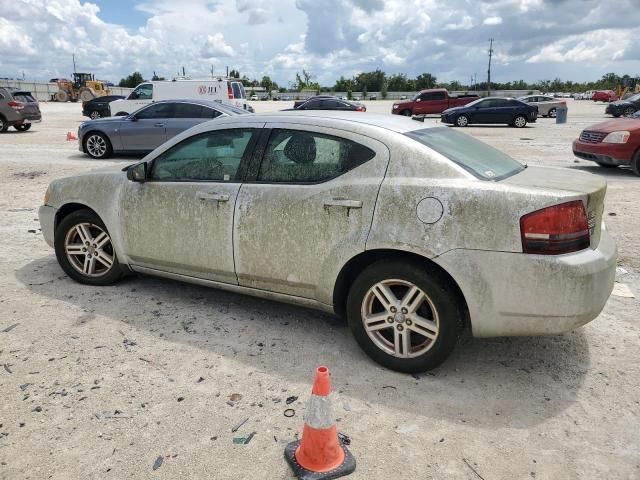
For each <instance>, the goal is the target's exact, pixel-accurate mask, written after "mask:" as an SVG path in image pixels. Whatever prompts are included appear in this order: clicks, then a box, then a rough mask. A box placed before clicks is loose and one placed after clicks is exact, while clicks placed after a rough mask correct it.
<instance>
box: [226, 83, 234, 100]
mask: <svg viewBox="0 0 640 480" xmlns="http://www.w3.org/2000/svg"><path fill="white" fill-rule="evenodd" d="M227 96H228V97H229V100H233V89H232V88H231V83H229V82H227Z"/></svg>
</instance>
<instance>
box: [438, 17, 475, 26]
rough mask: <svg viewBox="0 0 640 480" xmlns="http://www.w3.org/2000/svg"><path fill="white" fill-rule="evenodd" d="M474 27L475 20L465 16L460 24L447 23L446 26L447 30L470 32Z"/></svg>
mask: <svg viewBox="0 0 640 480" xmlns="http://www.w3.org/2000/svg"><path fill="white" fill-rule="evenodd" d="M472 27H473V19H472V18H471V17H470V16H468V15H465V16H464V17H462V20H461V21H460V22H459V23H447V24H446V25H445V26H444V29H445V30H469V29H470V28H472Z"/></svg>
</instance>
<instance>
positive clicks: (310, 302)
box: [39, 111, 616, 372]
mask: <svg viewBox="0 0 640 480" xmlns="http://www.w3.org/2000/svg"><path fill="white" fill-rule="evenodd" d="M605 191H606V184H605V182H604V180H602V179H601V178H600V177H598V176H595V175H591V174H587V173H583V172H576V171H569V170H567V169H551V168H543V167H533V166H530V167H527V166H526V165H524V164H522V163H520V162H518V161H516V160H514V159H513V158H511V157H509V156H507V155H506V154H504V153H502V152H501V151H499V150H496V149H494V148H492V147H490V146H488V145H486V144H484V143H482V142H480V141H478V140H476V139H475V138H473V137H471V136H469V135H466V134H464V133H460V132H458V131H456V130H454V129H451V128H448V127H444V126H442V124H440V123H438V124H436V123H433V124H432V123H426V122H425V123H418V122H415V121H413V120H411V119H408V118H405V117H400V116H392V115H376V114H366V115H365V114H362V113H358V112H333V111H328V112H318V111H314V112H313V113H308V112H280V113H276V114H270V115H266V114H261V115H238V116H235V117H226V118H220V119H218V120H216V121H215V122H207V123H203V124H200V125H198V126H196V127H193V128H191V129H190V130H188V131H186V132H184V133H182V134H180V135H178V136H177V137H175V138H173V139H172V140H169V141H168V142H167V143H165V144H163V145H162V146H160V147H159V148H158V149H156V150H155V151H153V152H152V153H151V154H149V155H148V156H147V157H145V158H144V159H143V160H142V161H141V162H138V163H135V164H133V165H131V166H129V167H128V168H125V169H124V171H123V169H122V168H121V166H120V165H118V166H115V167H113V168H111V169H107V170H100V171H95V172H90V173H86V174H83V175H77V176H74V177H68V178H64V179H60V180H54V181H53V182H52V183H51V184H50V185H49V188H48V189H47V192H46V194H45V199H44V205H43V206H42V207H40V211H39V215H40V224H41V226H42V233H43V235H44V238H45V240H46V241H47V243H48V244H49V245H51V246H52V247H54V249H55V253H56V256H57V258H58V262H59V263H60V265H61V267H62V268H63V270H64V271H65V272H66V273H67V274H68V275H69V276H70V277H71V278H73V279H75V280H77V281H78V282H80V283H85V284H89V285H94V286H100V285H108V284H111V283H114V282H116V281H117V280H119V279H120V278H121V277H122V276H123V275H125V274H127V273H131V272H139V273H145V274H150V275H158V276H161V277H167V278H172V279H176V280H182V281H185V282H193V283H197V284H200V285H208V286H212V287H216V288H222V289H225V290H230V291H234V292H239V293H245V294H249V295H255V296H258V297H263V298H270V299H274V300H279V301H284V302H290V303H295V304H299V305H305V306H308V307H313V308H318V309H321V310H324V311H328V312H335V313H338V314H344V315H346V317H347V319H348V322H349V326H350V328H351V330H352V332H353V335H354V336H355V339H356V340H357V342H358V343H359V344H360V346H361V347H362V348H363V350H364V351H365V352H366V353H367V354H368V355H369V356H371V358H373V359H374V360H376V361H377V362H379V363H380V364H382V365H384V366H386V367H388V368H391V369H395V370H399V371H403V372H418V371H423V370H426V369H430V368H433V367H435V366H436V365H438V364H439V363H441V362H442V361H444V360H445V359H446V358H447V356H448V355H449V354H450V353H451V351H452V350H453V348H454V346H455V344H456V342H457V339H458V335H459V333H460V330H461V329H462V328H465V327H468V326H470V328H471V331H472V333H473V335H475V336H478V337H494V336H505V335H551V334H556V333H560V332H565V331H567V330H571V329H573V328H576V327H578V326H580V325H583V324H585V323H587V322H589V321H590V320H592V319H594V318H595V317H596V316H597V315H598V314H599V313H600V311H601V310H602V308H603V307H604V305H605V302H606V301H607V299H608V297H609V294H610V293H611V290H612V288H613V282H614V277H615V268H616V246H615V243H614V242H613V239H612V238H611V235H609V233H608V232H607V230H606V228H604V226H603V223H602V216H603V208H604V196H605ZM113 294H117V292H116V293H113ZM265 326H266V324H265ZM487 348H489V346H488V345H487ZM338 354H339V353H338Z"/></svg>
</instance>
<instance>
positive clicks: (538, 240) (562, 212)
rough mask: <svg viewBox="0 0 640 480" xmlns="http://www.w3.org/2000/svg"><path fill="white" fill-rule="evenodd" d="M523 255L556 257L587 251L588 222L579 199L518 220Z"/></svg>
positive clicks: (589, 241) (588, 242)
mask: <svg viewBox="0 0 640 480" xmlns="http://www.w3.org/2000/svg"><path fill="white" fill-rule="evenodd" d="M520 232H521V235H522V250H523V251H524V252H525V253H537V254H541V255H560V254H562V253H571V252H577V251H578V250H584V249H585V248H589V246H590V244H591V240H590V235H589V222H588V219H587V212H586V210H585V208H584V204H583V203H582V201H580V200H576V201H572V202H567V203H562V204H560V205H554V206H553V207H547V208H543V209H542V210H537V211H535V212H532V213H528V214H527V215H525V216H523V217H522V218H521V219H520Z"/></svg>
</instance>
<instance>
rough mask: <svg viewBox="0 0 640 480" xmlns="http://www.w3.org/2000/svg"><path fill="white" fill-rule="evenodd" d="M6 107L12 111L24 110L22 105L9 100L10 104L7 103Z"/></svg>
mask: <svg viewBox="0 0 640 480" xmlns="http://www.w3.org/2000/svg"><path fill="white" fill-rule="evenodd" d="M7 105H9V106H10V107H11V108H13V109H14V110H22V109H23V108H24V103H22V102H16V101H15V100H11V101H10V102H7Z"/></svg>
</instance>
